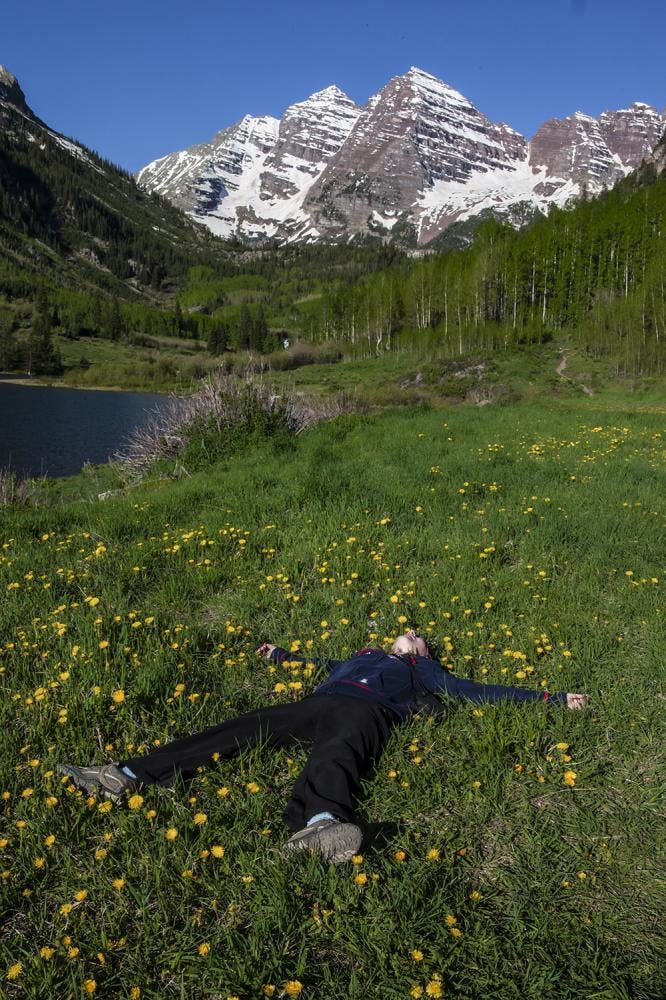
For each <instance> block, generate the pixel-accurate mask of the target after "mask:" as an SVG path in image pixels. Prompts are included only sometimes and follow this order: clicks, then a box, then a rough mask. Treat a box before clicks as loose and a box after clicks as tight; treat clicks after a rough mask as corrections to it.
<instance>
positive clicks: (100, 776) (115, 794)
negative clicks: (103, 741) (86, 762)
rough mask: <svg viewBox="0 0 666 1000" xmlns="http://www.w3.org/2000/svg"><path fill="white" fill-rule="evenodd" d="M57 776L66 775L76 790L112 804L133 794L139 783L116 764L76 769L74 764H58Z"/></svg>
mask: <svg viewBox="0 0 666 1000" xmlns="http://www.w3.org/2000/svg"><path fill="white" fill-rule="evenodd" d="M56 770H57V773H58V774H63V775H66V776H67V777H68V778H69V779H70V780H71V781H72V784H74V785H76V787H77V788H80V789H82V791H84V792H88V794H89V795H102V796H103V797H104V798H105V799H111V801H112V802H122V800H123V796H124V795H125V794H127V793H128V792H133V791H134V789H135V788H136V787H137V786H138V784H139V782H138V781H136V780H135V779H134V778H130V777H128V776H127V775H126V774H124V773H123V772H122V771H121V770H120V768H119V767H118V766H117V765H116V764H102V766H101V767H76V765H75V764H58V767H57V768H56Z"/></svg>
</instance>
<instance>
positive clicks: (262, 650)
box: [255, 642, 276, 660]
mask: <svg viewBox="0 0 666 1000" xmlns="http://www.w3.org/2000/svg"><path fill="white" fill-rule="evenodd" d="M275 648H276V646H275V643H273V642H265V643H263V645H261V646H260V647H259V649H256V650H255V652H256V654H257V656H264V657H265V658H266V659H267V660H268V659H270V655H271V653H272V652H273V650H274V649H275Z"/></svg>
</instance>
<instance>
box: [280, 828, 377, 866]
mask: <svg viewBox="0 0 666 1000" xmlns="http://www.w3.org/2000/svg"><path fill="white" fill-rule="evenodd" d="M362 842H363V834H362V833H361V831H360V829H359V827H357V826H356V825H355V824H354V823H342V822H341V821H340V820H339V819H320V820H317V822H316V823H313V824H312V826H306V827H303V829H302V830H299V831H298V833H295V834H294V835H293V836H292V837H290V838H289V840H288V841H287V844H286V847H287V848H288V850H292V851H301V850H308V851H315V852H316V853H317V854H320V855H321V857H322V858H323V860H324V861H329V862H330V863H331V864H333V865H337V864H340V862H341V861H351V859H352V858H353V856H354V855H355V854H358V851H359V848H360V846H361V843H362Z"/></svg>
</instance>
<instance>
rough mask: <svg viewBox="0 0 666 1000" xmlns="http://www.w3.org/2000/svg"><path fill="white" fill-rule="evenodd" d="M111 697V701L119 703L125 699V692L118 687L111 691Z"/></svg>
mask: <svg viewBox="0 0 666 1000" xmlns="http://www.w3.org/2000/svg"><path fill="white" fill-rule="evenodd" d="M111 699H112V701H115V703H116V705H120V704H121V703H122V702H123V701H125V692H124V691H123V689H122V688H119V689H118V690H117V691H112V692H111Z"/></svg>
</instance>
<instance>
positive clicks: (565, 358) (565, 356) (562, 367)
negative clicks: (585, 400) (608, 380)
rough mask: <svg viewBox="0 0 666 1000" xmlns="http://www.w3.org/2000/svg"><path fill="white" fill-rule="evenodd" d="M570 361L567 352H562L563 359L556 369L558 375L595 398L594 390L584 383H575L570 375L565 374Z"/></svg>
mask: <svg viewBox="0 0 666 1000" xmlns="http://www.w3.org/2000/svg"><path fill="white" fill-rule="evenodd" d="M568 360H569V355H568V354H565V352H564V351H562V357H561V358H560V360H559V363H558V365H557V368H556V369H555V371H556V373H557V374H558V375H559V377H560V378H564V379H566V380H567V382H573V384H574V385H577V386H578V388H579V389H581V390H582V391H583V392H584V393H585V395H586V396H594V393H593V392H592V390H591V389H590V387H589V386H588V385H583V383H582V382H576V381H574V379H572V378H569V376H568V375H565V374H564V372H565V369H566V367H567V362H568Z"/></svg>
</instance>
